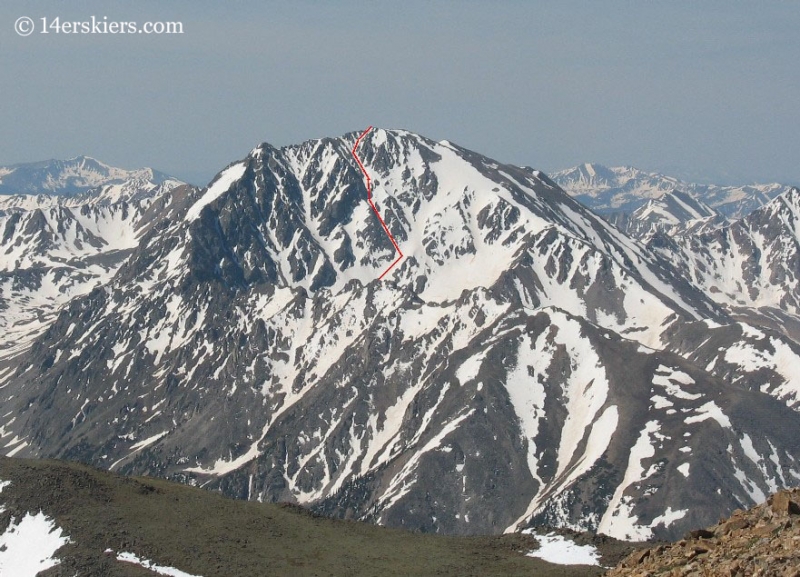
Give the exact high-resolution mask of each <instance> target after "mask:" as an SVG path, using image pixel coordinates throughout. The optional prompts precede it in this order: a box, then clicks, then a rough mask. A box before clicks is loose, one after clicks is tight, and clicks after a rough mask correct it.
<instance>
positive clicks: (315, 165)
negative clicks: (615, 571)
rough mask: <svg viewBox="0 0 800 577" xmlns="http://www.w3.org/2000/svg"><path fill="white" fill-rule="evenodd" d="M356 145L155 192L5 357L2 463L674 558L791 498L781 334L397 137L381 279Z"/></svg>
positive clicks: (793, 457) (292, 153) (446, 153)
mask: <svg viewBox="0 0 800 577" xmlns="http://www.w3.org/2000/svg"><path fill="white" fill-rule="evenodd" d="M359 134H360V133H359V132H353V133H349V134H346V135H344V136H342V137H341V138H325V139H320V140H312V141H308V142H305V143H303V144H300V145H296V146H287V147H283V148H280V149H278V148H275V147H272V146H270V145H268V144H262V145H260V146H258V147H257V148H255V149H254V150H253V151H252V152H251V153H250V154H248V155H247V156H246V157H245V158H243V159H241V160H239V161H236V162H233V163H231V164H230V165H229V166H228V167H227V168H225V169H224V170H223V171H222V172H220V173H219V175H218V176H217V177H216V178H215V179H214V180H213V181H212V182H211V183H210V184H209V186H208V187H205V188H203V189H188V188H187V187H179V188H176V189H174V190H172V191H169V192H166V193H165V194H163V195H161V196H159V198H158V201H157V203H156V204H155V205H154V206H155V207H157V208H156V209H153V210H151V211H150V212H149V213H148V217H147V218H148V221H147V226H146V227H144V228H142V229H141V230H140V232H138V233H137V236H136V243H135V246H134V247H132V248H131V252H130V254H129V255H128V256H127V257H126V259H125V260H124V262H123V263H122V264H121V265H120V266H119V268H116V269H115V271H114V274H113V276H111V278H109V279H108V281H107V282H104V283H103V284H102V285H101V286H98V287H97V288H95V289H94V290H92V291H91V292H89V293H88V294H84V295H82V296H77V297H75V298H72V299H69V300H67V301H66V304H65V305H64V306H63V307H62V308H61V309H60V310H59V314H58V316H57V318H55V319H53V320H52V322H49V323H48V324H47V326H46V328H45V329H44V330H43V331H42V332H41V333H40V334H38V336H37V337H36V339H35V340H33V341H32V342H30V343H29V344H27V345H26V346H23V347H19V348H18V349H15V351H14V356H13V358H9V359H8V360H7V361H6V364H5V367H6V368H5V372H3V373H2V374H1V375H0V380H1V382H0V403H2V406H3V407H4V409H5V410H4V413H5V415H4V416H3V417H2V419H0V435H2V441H3V444H4V445H5V451H6V452H7V453H9V454H14V455H17V456H51V457H61V458H68V459H76V460H81V461H84V462H88V463H91V464H94V465H97V466H100V467H104V468H108V469H111V470H113V471H118V472H125V473H136V474H150V475H160V476H165V477H169V478H172V479H176V480H180V481H183V482H186V483H189V484H195V485H202V486H205V487H208V488H214V489H218V490H220V491H222V492H224V493H225V494H227V495H231V496H235V497H238V498H242V499H249V500H261V501H290V502H296V503H300V504H303V505H307V506H309V507H312V508H314V509H315V510H316V511H319V512H323V513H325V514H329V515H333V516H340V517H347V518H358V519H364V520H371V521H374V522H377V523H382V524H386V525H392V526H398V527H406V528H410V529H414V530H421V531H428V532H444V533H460V534H467V533H487V532H488V533H499V532H504V531H515V530H520V529H524V528H526V527H528V526H531V525H540V524H547V525H554V526H560V527H566V528H573V529H579V530H580V529H587V530H593V531H599V532H602V533H606V534H608V535H611V536H614V537H618V538H621V539H632V540H637V539H647V538H651V537H674V536H676V535H681V534H683V532H684V531H686V529H687V528H691V527H695V526H700V525H704V524H709V523H710V522H712V521H713V520H715V519H716V518H718V516H719V515H720V514H721V513H722V512H726V511H732V510H733V509H735V508H737V507H742V506H746V505H750V504H753V503H755V502H758V501H759V500H763V498H764V496H765V495H766V494H768V493H769V492H771V491H773V490H776V489H777V488H779V487H782V486H787V485H790V484H792V483H797V482H798V480H800V435H798V434H797V432H798V431H800V413H799V412H798V409H800V377H799V376H797V374H795V372H793V371H792V370H791V367H792V366H794V365H795V364H796V363H800V346H798V345H797V343H796V342H795V341H794V340H793V339H792V338H791V335H789V334H787V333H786V332H784V331H781V330H779V328H776V327H774V326H769V325H767V326H765V324H764V323H761V324H757V323H756V321H757V320H758V319H756V320H752V319H751V320H750V321H748V320H747V319H743V318H741V317H739V316H735V315H734V314H733V313H732V311H731V309H730V308H729V307H727V306H725V305H724V303H720V302H718V301H717V300H715V299H714V298H712V297H711V296H710V295H709V294H708V293H707V292H706V290H705V288H704V287H703V286H699V285H698V284H697V283H695V282H693V281H694V277H692V276H691V275H687V274H686V273H685V271H684V270H683V269H682V268H681V267H682V264H681V263H680V262H676V260H675V259H673V258H672V257H670V256H668V255H666V256H665V255H664V254H662V253H660V252H659V251H657V250H654V249H653V248H652V247H648V246H647V245H645V244H644V243H642V242H640V241H638V240H635V239H633V238H631V237H628V236H626V235H625V234H623V233H622V232H620V231H619V230H618V229H617V228H615V227H614V226H612V225H611V224H609V223H607V222H606V221H604V220H603V219H601V218H599V217H597V216H596V215H595V214H594V213H592V212H591V211H590V210H588V209H587V208H585V207H584V206H583V205H581V204H579V203H578V202H577V201H576V200H574V199H573V198H571V197H570V196H569V195H567V194H566V193H565V192H564V191H563V190H561V189H560V188H559V187H558V186H557V185H556V184H555V183H554V182H553V181H552V180H550V179H549V178H548V177H547V176H545V175H544V174H542V173H540V172H538V171H534V170H531V169H527V168H519V167H515V166H511V165H507V164H502V163H500V162H497V161H495V160H492V159H489V158H486V157H484V156H481V155H479V154H477V153H474V152H471V151H469V150H466V149H464V148H461V147H459V146H457V145H455V144H452V143H450V142H446V141H442V142H434V141H431V140H429V139H426V138H424V137H422V136H418V135H416V134H413V133H410V132H406V131H401V130H383V129H374V130H372V131H370V132H368V133H367V134H366V135H365V136H364V138H363V139H362V140H361V141H360V142H359V144H358V150H357V152H358V156H359V158H360V160H361V161H362V162H363V164H364V168H365V170H366V172H367V174H368V175H369V176H370V178H371V192H372V198H373V199H374V202H375V205H376V209H377V210H378V212H379V214H380V215H381V216H382V217H383V219H384V221H385V223H386V225H387V227H388V229H389V231H390V233H391V235H392V236H393V238H394V239H395V240H396V242H397V243H398V246H399V247H400V248H401V250H402V253H403V255H404V258H403V259H402V260H400V261H399V263H398V264H397V266H395V267H394V268H392V269H391V270H390V272H389V273H388V274H387V275H386V276H385V277H384V278H383V279H379V278H378V277H379V276H380V275H381V274H382V273H383V272H384V271H385V270H386V269H387V267H388V266H389V265H390V263H391V262H392V261H393V260H394V259H395V258H396V250H395V247H394V246H393V244H392V242H391V240H390V239H389V237H388V235H387V234H386V231H385V230H384V229H383V227H382V225H381V222H380V220H379V219H378V218H377V217H376V214H375V212H373V210H372V208H371V206H370V204H369V203H368V202H367V196H368V190H367V185H366V182H365V179H364V175H363V174H362V172H361V170H360V168H359V166H358V164H357V163H356V160H355V159H354V157H353V154H352V150H353V148H354V146H355V145H356V140H357V138H358V136H359ZM787 314H789V313H787ZM759 318H760V317H759ZM754 323H756V324H754Z"/></svg>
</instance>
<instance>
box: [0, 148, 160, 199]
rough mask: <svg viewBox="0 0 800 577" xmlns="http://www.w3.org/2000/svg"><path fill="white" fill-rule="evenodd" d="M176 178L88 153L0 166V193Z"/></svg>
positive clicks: (66, 191) (72, 191)
mask: <svg viewBox="0 0 800 577" xmlns="http://www.w3.org/2000/svg"><path fill="white" fill-rule="evenodd" d="M168 181H175V179H174V178H172V177H170V176H167V175H166V174H163V173H161V172H158V171H157V170H153V169H152V168H141V169H138V170H125V169H122V168H115V167H113V166H108V165H107V164H104V163H102V162H100V161H99V160H95V159H94V158H90V157H88V156H78V157H75V158H72V159H70V160H45V161H42V162H31V163H27V164H16V165H12V166H0V194H2V195H8V194H13V195H29V194H34V195H38V194H48V195H55V196H72V195H76V194H80V193H85V192H89V191H90V190H93V189H96V188H98V187H101V186H105V185H112V184H117V185H121V184H125V183H130V182H139V183H145V182H150V183H153V184H155V185H159V184H164V183H166V182H168Z"/></svg>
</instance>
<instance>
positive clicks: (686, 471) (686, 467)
mask: <svg viewBox="0 0 800 577" xmlns="http://www.w3.org/2000/svg"><path fill="white" fill-rule="evenodd" d="M684 448H685V447H684ZM681 450H682V449H681ZM675 468H676V469H677V470H678V471H679V472H680V474H681V475H683V476H684V477H688V476H689V463H684V464H683V465H678V466H677V467H675Z"/></svg>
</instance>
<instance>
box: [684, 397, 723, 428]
mask: <svg viewBox="0 0 800 577" xmlns="http://www.w3.org/2000/svg"><path fill="white" fill-rule="evenodd" d="M707 419H714V420H715V421H717V423H719V425H720V426H721V427H725V428H726V429H730V428H731V421H730V419H729V418H728V417H727V416H726V415H725V413H723V412H722V409H721V408H720V407H719V405H717V404H716V403H715V402H714V401H708V402H707V403H706V404H704V405H701V406H700V407H697V409H695V414H694V415H692V416H691V417H686V419H685V421H684V422H685V423H686V424H687V425H690V424H692V423H701V422H703V421H705V420H707Z"/></svg>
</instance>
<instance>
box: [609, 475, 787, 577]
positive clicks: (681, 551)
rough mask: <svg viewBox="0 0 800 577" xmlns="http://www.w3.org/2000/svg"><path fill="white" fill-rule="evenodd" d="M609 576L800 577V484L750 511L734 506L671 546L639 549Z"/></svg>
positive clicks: (610, 572)
mask: <svg viewBox="0 0 800 577" xmlns="http://www.w3.org/2000/svg"><path fill="white" fill-rule="evenodd" d="M606 575H607V576H608V577H617V576H623V575H624V576H629V577H644V576H650V575H663V576H665V577H666V576H677V575H680V576H695V575H703V576H706V575H714V576H720V577H739V576H741V577H744V576H747V577H749V576H759V575H763V576H774V577H800V488H796V489H792V490H788V491H781V492H779V493H776V494H775V495H773V496H772V497H770V498H769V499H768V500H767V501H766V503H763V504H761V505H759V506H757V507H754V508H753V509H750V510H748V511H742V510H736V511H734V513H733V515H731V517H730V518H728V519H725V520H722V521H720V522H719V523H718V524H717V525H714V526H712V527H709V528H707V529H697V530H695V531H691V532H690V533H688V534H687V535H686V537H685V538H684V539H683V540H681V541H679V542H677V543H674V544H672V545H659V546H658V547H654V548H650V549H640V550H638V551H636V552H634V553H632V554H630V555H629V556H628V557H627V558H626V559H625V560H623V561H622V563H620V564H619V565H618V566H617V567H616V568H615V569H613V570H611V571H609V572H608V573H607V574H606Z"/></svg>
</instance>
